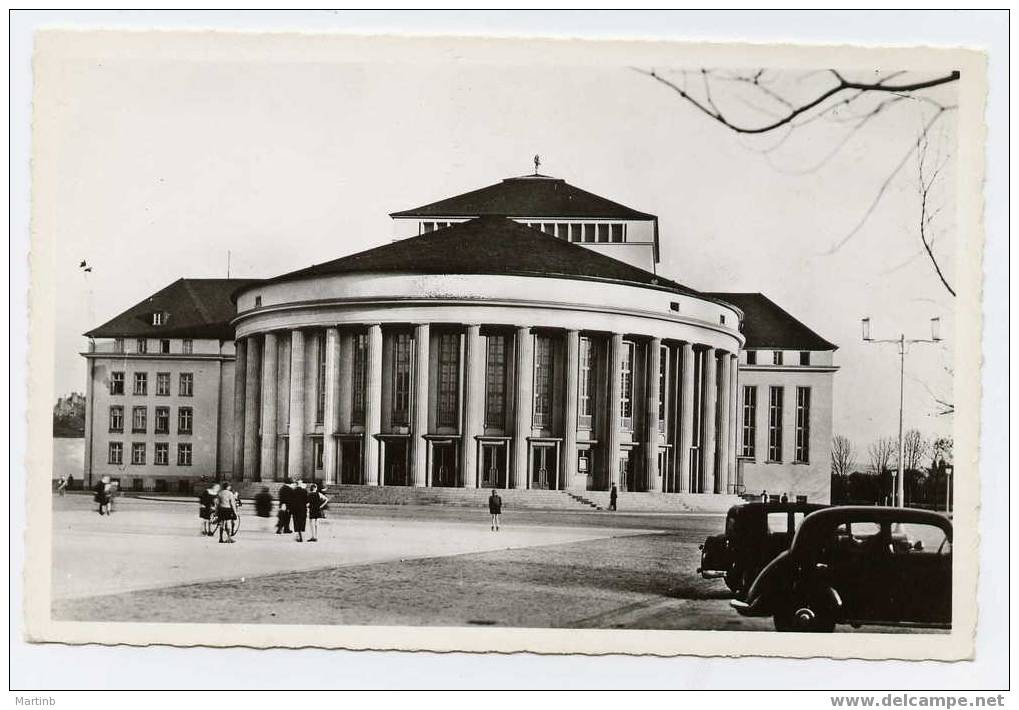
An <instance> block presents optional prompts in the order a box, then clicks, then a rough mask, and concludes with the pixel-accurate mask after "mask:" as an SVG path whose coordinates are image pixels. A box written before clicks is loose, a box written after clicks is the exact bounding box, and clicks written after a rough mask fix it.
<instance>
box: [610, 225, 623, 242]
mask: <svg viewBox="0 0 1019 710" xmlns="http://www.w3.org/2000/svg"><path fill="white" fill-rule="evenodd" d="M625 226H626V225H622V224H613V225H612V241H613V242H616V243H619V242H625V241H626V237H625V234H626V231H625V229H624V227H625Z"/></svg>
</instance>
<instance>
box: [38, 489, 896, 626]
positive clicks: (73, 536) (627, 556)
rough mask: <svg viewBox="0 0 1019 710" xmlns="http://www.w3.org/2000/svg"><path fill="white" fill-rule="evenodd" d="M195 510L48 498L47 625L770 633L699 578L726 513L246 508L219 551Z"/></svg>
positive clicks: (146, 502) (168, 504)
mask: <svg viewBox="0 0 1019 710" xmlns="http://www.w3.org/2000/svg"><path fill="white" fill-rule="evenodd" d="M197 510H198V506H197V502H195V503H188V502H175V501H170V500H151V499H140V498H131V497H121V498H119V499H118V501H117V507H116V511H115V513H114V514H113V515H112V516H109V517H100V516H99V515H97V514H96V513H95V512H94V508H93V504H92V501H91V498H90V497H89V496H85V495H69V496H66V497H58V498H55V503H54V543H53V544H54V558H53V599H54V602H53V617H54V619H57V620H76V621H118V622H124V621H141V622H192V623H194V622H225V621H229V622H232V623H277V624H374V625H409V626H419V625H428V626H465V625H482V626H510V627H545V628H628V629H639V628H646V629H725V630H753V631H759V630H771V629H772V624H771V620H770V619H747V618H743V617H740V616H738V615H737V614H736V613H735V612H734V611H733V610H732V609H731V608H730V607H729V604H728V601H729V598H730V594H729V592H728V590H727V588H726V587H725V584H724V583H723V582H722V581H721V580H704V579H701V578H700V576H699V575H697V574H696V572H695V570H696V568H697V565H698V562H699V554H700V553H699V550H698V545H699V544H700V543H701V542H702V541H703V539H704V537H705V536H706V535H708V534H712V533H714V532H716V531H718V530H719V529H720V528H721V526H722V517H721V516H719V515H694V514H682V515H634V514H626V513H625V512H620V513H609V512H589V513H588V512H576V513H573V512H561V511H535V510H526V511H524V510H520V511H514V510H506V511H505V514H504V520H503V528H502V530H500V531H499V532H493V531H491V530H490V529H489V518H488V515H487V511H486V510H476V511H475V510H470V509H462V508H451V507H450V508H446V507H439V506H394V507H383V506H353V505H340V506H336V507H331V508H330V510H329V512H328V515H329V518H327V519H326V520H324V521H322V522H321V525H320V534H319V541H318V542H314V543H312V542H305V543H303V544H299V543H297V542H295V541H294V539H293V537H292V536H287V535H276V534H274V532H273V524H274V522H275V520H274V519H260V518H256V517H254V516H253V515H252V510H251V507H250V506H245V507H244V508H243V509H242V516H241V529H240V532H239V534H238V536H237V544H234V545H221V544H218V543H217V542H216V540H215V539H212V538H208V537H204V536H202V535H200V534H199V520H198V515H197ZM840 630H843V629H842V627H840ZM844 630H849V629H848V627H846V628H845V629H844ZM875 630H877V629H873V628H872V629H870V631H875ZM886 630H887V631H894V629H881V631H886Z"/></svg>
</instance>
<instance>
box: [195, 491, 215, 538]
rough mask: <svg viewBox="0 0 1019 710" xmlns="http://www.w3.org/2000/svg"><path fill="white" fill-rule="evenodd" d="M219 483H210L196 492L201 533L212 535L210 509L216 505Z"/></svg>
mask: <svg viewBox="0 0 1019 710" xmlns="http://www.w3.org/2000/svg"><path fill="white" fill-rule="evenodd" d="M218 495H219V484H218V483H212V484H210V485H209V487H208V488H206V489H205V490H203V491H202V492H201V493H199V494H198V519H199V520H201V521H202V535H212V510H213V509H214V508H215V507H216V502H217V496H218Z"/></svg>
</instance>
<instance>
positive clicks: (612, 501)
mask: <svg viewBox="0 0 1019 710" xmlns="http://www.w3.org/2000/svg"><path fill="white" fill-rule="evenodd" d="M618 500H619V489H618V488H616V484H615V483H613V484H612V490H610V491H609V510H615V509H616V501H618Z"/></svg>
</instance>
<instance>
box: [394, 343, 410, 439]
mask: <svg viewBox="0 0 1019 710" xmlns="http://www.w3.org/2000/svg"><path fill="white" fill-rule="evenodd" d="M410 353H411V340H410V333H397V335H396V337H395V338H394V339H393V425H394V426H408V425H409V424H410V358H411V354H410Z"/></svg>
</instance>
